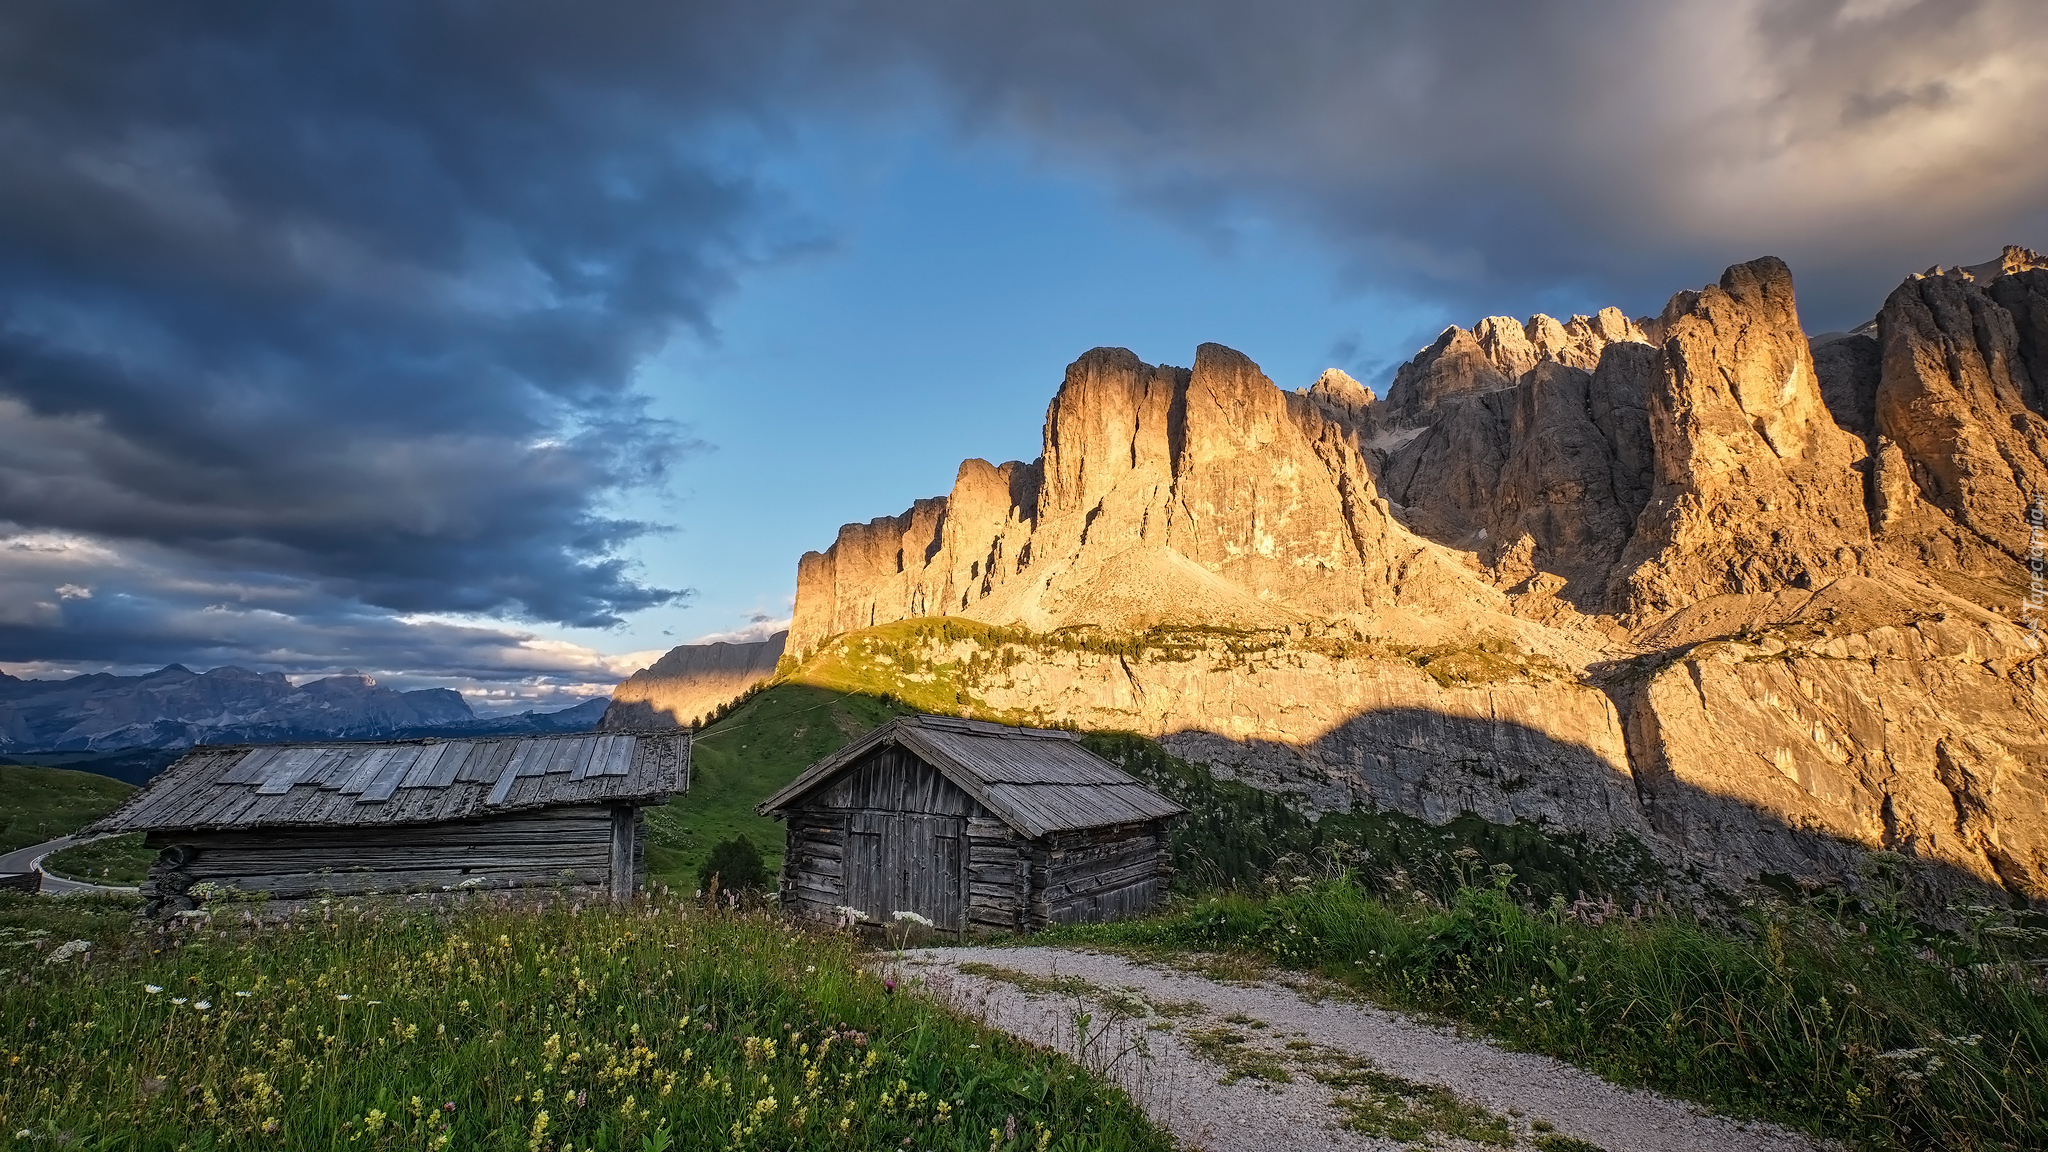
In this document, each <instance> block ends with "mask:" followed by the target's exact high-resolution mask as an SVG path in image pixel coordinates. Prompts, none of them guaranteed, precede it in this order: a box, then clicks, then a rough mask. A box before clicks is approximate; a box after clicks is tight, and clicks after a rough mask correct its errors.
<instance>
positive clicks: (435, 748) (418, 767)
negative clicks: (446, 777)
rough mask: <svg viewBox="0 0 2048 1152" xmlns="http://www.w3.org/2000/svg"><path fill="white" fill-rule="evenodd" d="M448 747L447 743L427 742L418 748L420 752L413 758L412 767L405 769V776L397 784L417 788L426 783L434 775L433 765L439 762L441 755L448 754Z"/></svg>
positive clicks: (401, 786) (402, 786)
mask: <svg viewBox="0 0 2048 1152" xmlns="http://www.w3.org/2000/svg"><path fill="white" fill-rule="evenodd" d="M449 747H450V746H449V745H447V744H429V745H427V746H426V747H425V748H422V749H420V754H419V755H418V756H417V757H415V758H414V759H413V762H412V767H410V768H407V769H406V770H405V777H404V779H402V780H400V781H399V782H398V785H397V786H398V787H400V788H418V787H421V786H422V785H424V784H426V782H427V781H428V779H430V778H431V777H432V776H433V775H434V766H435V765H436V764H439V763H440V762H441V757H443V756H446V755H447V754H448V749H449Z"/></svg>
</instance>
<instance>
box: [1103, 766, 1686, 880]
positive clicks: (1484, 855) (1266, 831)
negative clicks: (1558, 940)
mask: <svg viewBox="0 0 2048 1152" xmlns="http://www.w3.org/2000/svg"><path fill="white" fill-rule="evenodd" d="M1082 739H1083V742H1084V743H1085V744H1086V745H1087V747H1088V749H1089V751H1091V752H1094V753H1095V754H1096V755H1098V756H1101V757H1102V758H1103V759H1105V760H1108V761H1110V762H1111V763H1113V764H1116V765H1119V766H1120V767H1122V768H1123V769H1124V771H1126V772H1129V773H1130V774H1131V775H1133V776H1135V777H1137V778H1138V779H1140V780H1142V781H1144V782H1145V783H1147V784H1149V785H1151V786H1152V787H1153V788H1155V789H1157V790H1158V791H1159V792H1160V793H1161V794H1162V795H1165V796H1167V797H1168V798H1170V799H1172V800H1173V801H1175V802H1176V803H1178V804H1180V805H1181V806H1182V807H1184V808H1186V809H1187V810H1188V816H1187V818H1185V819H1183V820H1181V821H1180V822H1179V823H1178V824H1176V825H1175V826H1174V829H1173V831H1172V833H1171V835H1170V837H1169V840H1168V844H1167V849H1168V851H1169V853H1171V855H1172V857H1173V866H1174V870H1175V876H1174V885H1175V888H1176V889H1177V890H1178V891H1180V892H1182V893H1183V894H1199V893H1205V892H1213V891H1216V890H1218V889H1231V888H1238V889H1242V888H1267V887H1273V886H1276V885H1277V886H1282V887H1285V886H1289V885H1291V884H1294V883H1296V882H1297V878H1300V882H1303V883H1305V882H1307V881H1308V880H1310V879H1313V878H1315V877H1317V876H1321V875H1325V874H1327V872H1328V871H1329V870H1330V869H1331V868H1332V867H1337V868H1350V869H1352V870H1354V871H1357V872H1360V873H1363V874H1366V875H1369V876H1371V877H1372V878H1373V879H1374V880H1376V881H1378V882H1380V883H1382V884H1386V885H1399V886H1412V887H1415V888H1419V889H1421V890H1422V891H1425V892H1428V893H1429V894H1431V895H1432V896H1435V897H1437V898H1443V897H1446V896H1448V895H1450V894H1451V893H1452V892H1455V891H1456V890H1457V888H1458V883H1459V872H1460V869H1461V867H1464V865H1463V864H1462V862H1461V861H1460V859H1459V858H1458V855H1457V854H1458V852H1459V851H1460V850H1465V849H1469V850H1472V851H1476V852H1477V853H1479V864H1480V866H1481V870H1483V868H1484V866H1488V865H1493V864H1506V865H1508V866H1509V867H1511V868H1513V869H1514V870H1515V874H1516V882H1515V894H1516V896H1517V897H1519V898H1521V899H1522V900H1524V901H1526V902H1533V903H1536V904H1543V903H1547V902H1548V901H1549V900H1550V898H1551V897H1552V896H1557V895H1563V896H1565V897H1567V898H1568V899H1576V898H1578V897H1579V896H1582V895H1583V896H1607V895H1614V896H1624V897H1626V896H1633V895H1635V894H1637V893H1638V892H1643V891H1650V890H1655V889H1656V888H1657V887H1658V885H1659V883H1660V882H1661V881H1662V880H1663V879H1664V878H1665V876H1664V870H1663V868H1662V867H1661V866H1660V865H1659V864H1658V863H1657V862H1656V861H1655V860H1654V859H1653V858H1651V856H1650V854H1649V853H1648V852H1647V851H1646V850H1645V849H1644V848H1643V847H1642V845H1641V844H1639V843H1637V842H1636V841H1635V840H1633V839H1630V838H1628V837H1617V838H1615V839H1613V840H1609V841H1598V840H1594V839H1592V838H1591V837H1588V836H1586V835H1584V834H1582V833H1567V832H1555V831H1546V830H1544V829H1542V828H1539V827H1537V826H1535V825H1533V824H1494V823H1491V822H1489V821H1486V820H1483V819H1481V818H1479V817H1477V816H1473V815H1470V814H1469V813H1468V814H1466V815H1463V816H1460V817H1458V818H1457V819H1455V820H1452V821H1451V822H1450V823H1448V824H1442V825H1432V824H1428V823H1426V822H1424V821H1422V820H1418V819H1416V818H1415V817H1412V816H1406V815H1403V814H1401V813H1399V812H1387V811H1370V810H1366V809H1359V810H1357V811H1352V812H1332V813H1326V814H1324V815H1323V816H1321V817H1320V818H1311V817H1309V816H1305V815H1303V814H1302V813H1301V812H1300V811H1299V810H1297V809H1296V808H1295V807H1294V805H1293V804H1292V803H1291V802H1290V801H1289V800H1288V799H1287V798H1285V797H1281V796H1275V795H1273V794H1271V793H1267V792H1261V791H1260V790H1258V789H1256V788H1253V787H1251V786H1250V785H1248V784H1242V783H1239V782H1237V781H1235V780H1219V779H1217V778H1216V777H1215V776H1213V775H1211V774H1210V773H1209V770H1208V769H1206V768H1203V767H1202V766H1200V765H1197V764H1190V763H1188V762H1187V761H1185V760H1182V759H1180V758H1178V757H1176V756H1173V755H1171V754H1169V753H1167V752H1166V751H1165V750H1164V749H1163V748H1161V747H1160V746H1159V744H1158V743H1157V742H1156V741H1153V740H1149V739H1146V738H1145V737H1142V736H1137V735H1134V734H1132V733H1128V732H1091V733H1089V734H1087V735H1086V736H1084V737H1083V738H1082Z"/></svg>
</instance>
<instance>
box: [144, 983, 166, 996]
mask: <svg viewBox="0 0 2048 1152" xmlns="http://www.w3.org/2000/svg"><path fill="white" fill-rule="evenodd" d="M142 990H143V991H144V992H147V993H149V994H150V995H151V996H154V995H156V994H157V993H159V992H161V991H163V990H164V989H163V986H162V985H161V984H144V985H143V986H142Z"/></svg>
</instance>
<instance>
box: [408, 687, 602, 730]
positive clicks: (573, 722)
mask: <svg viewBox="0 0 2048 1152" xmlns="http://www.w3.org/2000/svg"><path fill="white" fill-rule="evenodd" d="M610 704H611V701H610V700H607V699H605V698H604V697H601V696H600V697H598V698H597V699H594V700H585V701H584V702H583V703H581V704H578V705H576V706H575V707H573V708H563V709H560V710H558V711H554V712H532V711H529V712H521V713H519V714H518V715H517V716H487V717H479V718H477V719H475V720H469V721H464V722H460V723H455V724H445V725H439V726H435V727H430V728H418V729H409V730H406V731H403V732H399V733H395V734H394V735H397V736H401V737H410V736H528V735H537V734H541V735H544V734H548V733H561V732H589V731H592V730H594V729H595V728H596V727H597V722H598V721H600V720H602V719H604V713H605V709H606V708H607V707H608V706H609V705H610Z"/></svg>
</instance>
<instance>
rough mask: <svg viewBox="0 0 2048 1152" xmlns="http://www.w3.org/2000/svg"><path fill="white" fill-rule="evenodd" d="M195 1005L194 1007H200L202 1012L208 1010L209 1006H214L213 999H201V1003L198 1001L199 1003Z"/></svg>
mask: <svg viewBox="0 0 2048 1152" xmlns="http://www.w3.org/2000/svg"><path fill="white" fill-rule="evenodd" d="M193 1007H194V1008H197V1009H199V1010H200V1011H201V1012H204V1011H206V1010H207V1009H208V1008H211V1007H213V1001H211V1000H201V1001H200V1002H199V1003H197V1004H194V1005H193Z"/></svg>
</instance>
